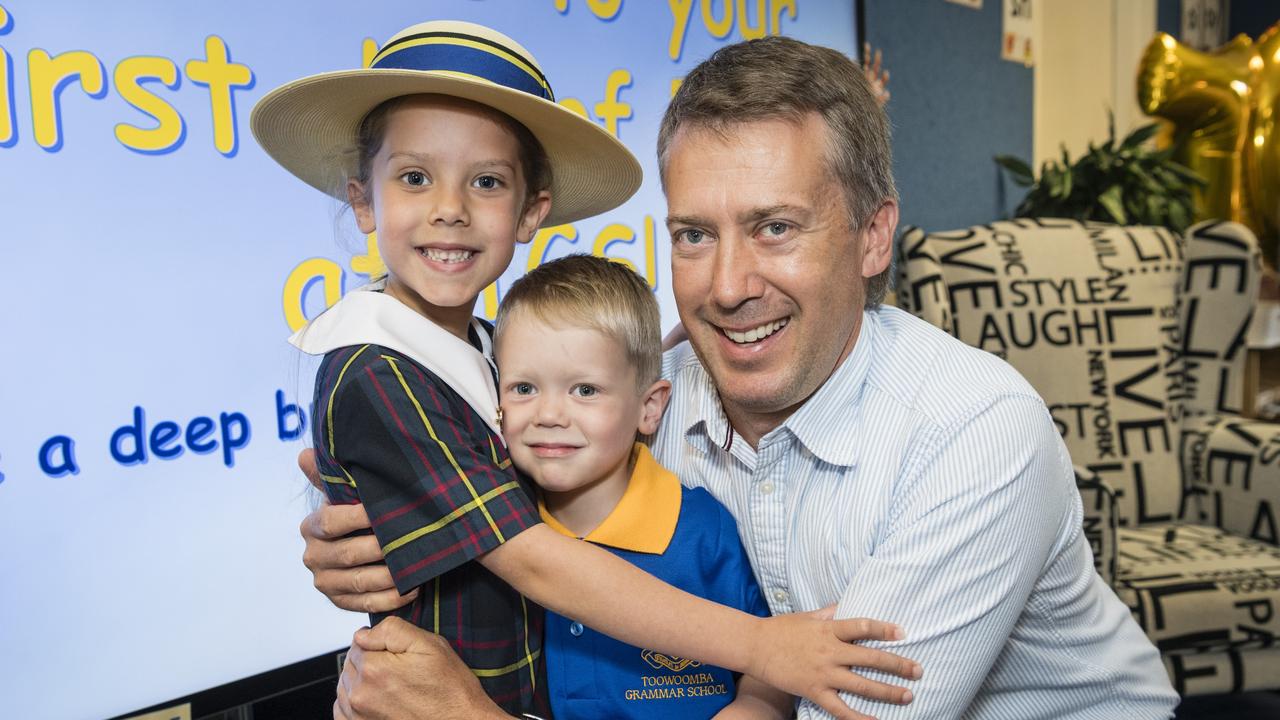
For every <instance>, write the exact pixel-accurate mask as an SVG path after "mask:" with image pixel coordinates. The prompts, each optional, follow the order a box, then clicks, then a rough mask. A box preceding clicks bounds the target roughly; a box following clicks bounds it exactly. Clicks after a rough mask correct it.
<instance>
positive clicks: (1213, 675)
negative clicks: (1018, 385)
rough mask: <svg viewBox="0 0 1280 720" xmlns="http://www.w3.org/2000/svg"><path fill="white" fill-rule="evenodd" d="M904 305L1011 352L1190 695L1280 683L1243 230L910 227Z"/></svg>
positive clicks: (1275, 449)
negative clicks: (1253, 415) (1251, 399)
mask: <svg viewBox="0 0 1280 720" xmlns="http://www.w3.org/2000/svg"><path fill="white" fill-rule="evenodd" d="M896 259H897V263H898V271H897V272H898V285H897V302H898V304H899V305H900V306H901V307H902V308H904V309H906V310H908V311H910V312H912V313H914V314H915V315H917V316H919V317H921V318H923V319H925V320H927V321H929V322H931V323H933V324H935V325H937V326H938V327H940V328H942V329H944V330H946V331H948V332H950V333H951V334H952V335H954V336H955V337H957V338H959V339H960V340H962V341H964V342H966V343H968V344H970V345H973V346H975V347H978V348H982V349H984V350H987V351H989V352H992V353H994V354H996V355H999V356H1000V357H1002V358H1004V359H1005V360H1007V361H1008V362H1009V363H1010V364H1012V365H1013V366H1014V367H1016V368H1017V369H1018V371H1019V372H1021V373H1022V374H1023V376H1025V377H1026V378H1027V380H1028V381H1030V382H1031V384H1032V385H1034V386H1035V388H1036V390H1038V391H1039V392H1040V394H1041V396H1043V397H1044V400H1045V403H1046V404H1047V405H1048V408H1049V413H1050V415H1051V416H1052V418H1053V422H1054V424H1055V425H1056V426H1057V428H1058V432H1059V433H1060V434H1061V435H1062V437H1063V439H1064V440H1065V442H1066V444H1067V447H1068V449H1069V450H1070V453H1071V459H1072V462H1073V463H1074V464H1075V468H1076V482H1077V485H1078V486H1079V488H1080V493H1081V497H1082V500H1083V503H1084V509H1085V521H1084V532H1085V533H1086V536H1087V537H1088V539H1089V541H1090V544H1091V545H1092V547H1093V551H1094V558H1095V565H1096V567H1097V569H1098V572H1100V573H1101V574H1102V576H1103V578H1105V579H1106V580H1107V582H1108V583H1109V584H1110V585H1111V587H1112V588H1113V589H1114V590H1115V592H1116V593H1117V594H1118V595H1119V596H1120V598H1121V599H1122V600H1123V601H1124V602H1125V603H1127V604H1128V605H1129V607H1130V608H1131V610H1132V611H1133V615H1134V618H1135V619H1136V620H1137V621H1138V623H1139V624H1140V625H1141V626H1142V628H1143V629H1144V630H1145V631H1146V633H1147V635H1148V636H1149V637H1150V638H1151V640H1152V641H1153V642H1154V643H1155V644H1156V646H1157V647H1159V649H1160V652H1161V655H1162V656H1163V658H1164V661H1165V664H1166V667H1167V669H1168V671H1169V674H1170V677H1171V678H1172V679H1173V682H1174V686H1175V687H1176V688H1177V690H1178V692H1180V693H1182V694H1183V695H1184V696H1185V695H1204V694H1213V693H1224V692H1243V691H1248V690H1260V689H1274V688H1278V687H1280V646H1277V645H1276V643H1275V639H1276V635H1277V633H1278V632H1280V546H1278V543H1280V522H1278V518H1277V514H1278V513H1280V424H1273V423H1265V422H1260V421H1256V420H1249V419H1246V418H1244V417H1241V416H1240V408H1241V407H1242V401H1243V397H1244V386H1245V382H1244V369H1245V361H1246V354H1247V353H1246V348H1245V336H1246V332H1247V329H1248V327H1249V322H1250V319H1251V317H1252V313H1253V306H1254V299H1255V298H1256V297H1257V295H1258V282H1259V279H1260V277H1261V273H1260V268H1261V266H1260V260H1259V255H1258V249H1257V241H1256V240H1255V239H1254V236H1253V234H1252V233H1251V232H1250V231H1249V230H1248V229H1247V228H1245V227H1243V226H1241V225H1237V224H1234V223H1226V222H1208V223H1201V224H1200V225H1197V226H1195V227H1193V228H1191V229H1189V230H1188V231H1187V233H1186V235H1185V237H1179V236H1178V235H1177V234H1176V233H1173V232H1170V231H1169V230H1166V229H1164V228H1151V227H1119V226H1113V225H1104V224H1096V223H1084V224H1082V223H1079V222H1076V221H1073V220H1050V219H1042V220H1028V219H1018V220H1012V221H1002V222H996V223H992V224H990V225H983V226H977V227H972V228H969V229H966V230H959V231H954V232H940V233H926V232H924V231H922V230H920V229H918V228H908V229H907V230H906V231H904V233H903V236H902V238H901V241H900V243H899V246H898V250H897V258H896Z"/></svg>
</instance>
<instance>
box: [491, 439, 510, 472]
mask: <svg viewBox="0 0 1280 720" xmlns="http://www.w3.org/2000/svg"><path fill="white" fill-rule="evenodd" d="M489 457H491V458H493V464H494V467H496V468H498V469H499V470H506V469H507V468H509V467H511V458H507V459H506V460H499V459H498V449H497V448H495V447H494V446H493V438H489Z"/></svg>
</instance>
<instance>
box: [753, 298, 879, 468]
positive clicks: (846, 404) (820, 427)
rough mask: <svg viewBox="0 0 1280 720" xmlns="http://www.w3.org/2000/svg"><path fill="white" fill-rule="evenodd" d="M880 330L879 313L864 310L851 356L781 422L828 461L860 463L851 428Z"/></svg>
mask: <svg viewBox="0 0 1280 720" xmlns="http://www.w3.org/2000/svg"><path fill="white" fill-rule="evenodd" d="M879 330H880V318H879V315H878V314H877V313H875V312H868V311H863V313H862V325H861V326H860V327H859V329H858V339H857V340H856V341H855V342H854V345H853V351H852V352H850V353H849V357H847V358H845V359H844V362H842V363H840V365H839V367H837V368H836V369H835V371H834V372H832V373H831V377H829V378H827V381H826V382H824V383H823V384H822V386H821V387H819V388H818V389H817V391H816V392H814V393H813V395H812V396H810V397H809V399H808V400H806V401H805V402H804V404H803V405H801V406H800V409H799V410H796V411H795V413H794V414H793V415H792V416H791V417H789V418H787V419H786V421H785V422H783V423H782V427H784V428H786V429H788V430H790V431H791V433H792V434H793V435H795V436H796V439H798V440H799V441H800V443H801V444H802V445H804V446H805V448H806V449H807V450H808V451H809V452H811V453H813V454H814V455H815V456H816V457H817V458H818V459H819V460H821V461H823V462H825V463H829V464H831V465H840V466H844V467H852V466H853V465H855V464H856V463H857V458H858V444H857V443H856V442H849V431H848V428H849V426H850V424H851V423H852V421H853V420H854V419H855V417H856V415H857V413H858V412H860V411H861V408H860V406H859V404H858V399H859V398H860V397H861V395H862V389H863V387H864V386H865V385H866V380H867V374H868V372H869V371H870V369H871V361H872V359H873V358H874V357H875V349H876V341H877V338H878V337H879ZM774 432H777V430H775V431H774Z"/></svg>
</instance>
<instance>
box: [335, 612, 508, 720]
mask: <svg viewBox="0 0 1280 720" xmlns="http://www.w3.org/2000/svg"><path fill="white" fill-rule="evenodd" d="M333 716H334V718H339V719H341V720H384V719H385V720H393V719H395V718H436V717H445V718H454V717H459V718H461V717H465V718H508V717H509V716H508V715H506V714H505V713H503V712H502V711H501V710H500V709H499V708H498V706H497V705H494V704H493V701H492V700H490V699H489V697H488V696H487V695H485V694H484V690H482V689H481V688H480V682H479V681H478V680H476V676H475V675H474V674H473V673H472V672H471V671H470V670H468V669H467V666H466V665H463V664H462V661H461V660H460V659H458V656H457V654H455V653H454V652H453V648H451V647H449V643H447V642H445V641H444V639H442V638H441V637H440V636H439V635H433V634H431V633H429V632H427V631H426V630H422V629H421V628H418V627H414V626H413V625H410V624H409V623H407V622H405V621H403V620H401V619H400V618H395V617H392V618H387V619H386V620H383V621H382V622H380V623H378V625H377V627H375V628H373V629H372V630H370V629H368V628H361V629H360V630H357V631H356V635H355V638H354V641H353V643H352V645H351V650H350V651H349V652H348V653H347V662H346V664H345V665H343V666H342V677H341V678H339V680H338V699H337V701H335V702H334V704H333Z"/></svg>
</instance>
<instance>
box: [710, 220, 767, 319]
mask: <svg viewBox="0 0 1280 720" xmlns="http://www.w3.org/2000/svg"><path fill="white" fill-rule="evenodd" d="M712 262H713V263H714V265H713V267H712V269H711V299H712V301H713V302H715V304H716V305H717V306H719V307H720V308H722V309H725V310H733V309H735V308H737V307H738V306H740V305H742V304H743V303H745V302H748V301H750V300H755V299H757V298H759V297H760V296H761V295H762V294H763V293H764V281H763V280H762V279H761V276H760V270H761V269H762V268H761V267H760V265H759V263H760V258H759V256H758V255H757V254H756V253H755V251H754V249H753V248H752V246H751V243H750V241H749V240H748V239H746V238H739V237H724V238H721V239H720V241H719V242H718V243H716V248H715V256H714V258H713V259H712Z"/></svg>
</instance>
